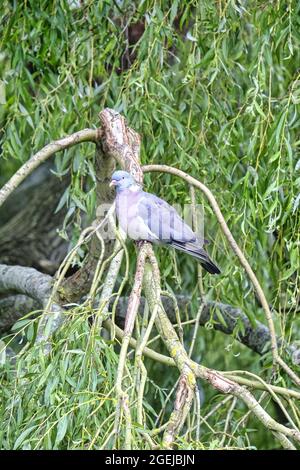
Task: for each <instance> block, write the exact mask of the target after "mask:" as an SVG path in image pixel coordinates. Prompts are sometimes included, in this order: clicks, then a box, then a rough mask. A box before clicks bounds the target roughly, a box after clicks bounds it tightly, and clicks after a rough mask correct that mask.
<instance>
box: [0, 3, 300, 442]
mask: <svg viewBox="0 0 300 470" xmlns="http://www.w3.org/2000/svg"><path fill="white" fill-rule="evenodd" d="M299 10H300V5H299V2H297V1H293V0H290V1H280V0H279V1H251V0H249V1H247V0H245V1H235V0H219V1H213V2H212V1H208V0H207V1H205V0H203V1H201V2H197V1H187V0H182V1H172V2H168V1H163V2H161V1H157V0H156V1H155V0H152V1H150V0H148V1H147V0H145V1H142V0H141V1H137V2H131V1H96V2H94V1H84V2H76V1H69V2H68V1H65V0H61V1H53V2H48V1H43V0H40V1H38V2H36V1H30V0H28V1H26V2H25V1H23V2H22V1H20V2H4V4H3V5H2V11H3V13H4V14H3V15H2V21H1V27H0V43H1V47H0V51H1V52H0V70H1V81H0V122H1V129H0V136H1V144H0V146H1V147H0V148H1V159H0V184H1V185H2V184H4V183H5V182H6V181H7V180H8V178H9V177H10V176H11V175H12V174H13V173H14V172H15V171H16V170H17V169H18V167H19V166H20V165H21V164H22V163H23V162H25V161H26V160H27V159H28V158H29V157H30V155H32V154H33V153H34V152H35V151H37V150H39V149H40V148H41V147H43V146H44V145H45V144H46V143H48V142H49V141H51V140H53V139H57V138H59V137H62V136H64V135H66V134H70V133H72V132H75V131H77V130H79V129H83V128H86V127H96V126H98V124H99V119H98V113H99V111H100V110H101V109H103V108H104V107H111V108H114V109H116V110H118V111H119V112H121V113H122V114H124V115H125V116H126V118H127V121H128V122H129V124H130V126H131V127H133V128H134V129H136V130H137V131H138V132H139V133H140V134H141V136H142V152H141V160H142V163H144V164H145V163H165V164H169V165H171V166H175V167H177V168H180V169H182V170H184V171H186V172H187V173H188V174H190V175H192V176H194V177H195V178H198V179H200V180H201V181H203V182H204V183H205V184H207V185H208V186H209V188H210V189H211V190H212V192H213V193H214V194H215V195H216V197H217V200H218V202H219V204H220V207H221V210H222V212H223V214H224V216H225V219H226V221H227V223H228V225H229V227H230V229H231V230H232V232H233V235H234V237H235V238H236V239H237V240H238V242H239V244H240V246H241V248H242V249H243V250H244V252H245V253H246V255H247V258H248V259H249V260H250V263H251V265H252V267H253V270H254V271H255V272H256V273H257V275H258V278H259V281H260V282H261V284H262V287H263V288H264V290H265V293H266V295H267V299H268V301H269V303H270V305H272V307H273V311H274V315H275V320H276V328H277V332H278V333H279V334H280V335H281V336H282V337H284V338H285V339H286V341H287V342H290V341H292V340H297V339H298V337H299V319H298V320H297V311H298V312H299V287H300V286H299V274H298V272H299V263H300V256H299V238H300V231H299V204H300V173H299V172H300V157H299V146H300V137H299V136H300V134H299V103H300V87H299V84H300V71H299V63H300V47H299V46H300V15H299V13H300V11H299ZM142 32H143V34H141V33H142ZM137 39H138V40H137ZM136 40H137V42H134V41H136ZM133 42H134V43H133ZM93 158H94V148H93V146H92V145H89V144H84V145H80V146H77V147H76V148H73V149H71V150H68V151H67V152H64V153H60V154H57V155H56V157H55V163H56V172H57V175H58V177H59V176H61V175H63V174H66V173H69V174H70V175H71V176H72V178H71V185H70V188H69V190H68V192H67V197H65V198H64V201H63V203H64V204H67V205H68V206H69V207H70V206H71V205H73V206H76V207H77V208H78V209H77V211H79V210H82V209H84V210H85V211H86V212H87V213H88V214H89V216H90V217H92V215H93V212H94V210H95V194H94V183H93V181H94V170H93ZM82 181H85V182H87V184H88V186H87V187H88V190H86V191H83V190H82ZM145 187H146V188H147V190H149V191H151V192H155V193H156V194H158V195H159V196H161V197H163V198H165V199H166V200H168V202H170V203H172V204H174V203H179V204H184V203H189V202H190V195H189V191H188V188H187V187H186V186H185V185H184V184H183V183H182V182H181V181H180V180H178V179H176V178H174V177H171V176H169V175H163V174H162V175H158V174H155V177H154V176H153V175H152V176H151V175H146V176H145ZM197 202H199V203H203V204H204V207H205V236H206V238H208V239H210V240H211V244H210V246H209V251H210V253H211V255H212V257H213V258H214V259H215V260H216V261H217V263H218V264H219V266H220V267H221V269H222V275H221V276H219V277H209V276H205V277H204V286H205V292H206V295H207V298H209V299H212V300H217V301H221V302H223V303H229V304H232V305H234V306H238V307H241V308H242V309H243V310H244V311H245V312H246V313H247V315H248V316H249V318H251V319H254V318H258V319H259V320H261V321H264V317H263V314H262V312H261V309H260V307H259V304H258V303H257V301H256V299H255V295H254V293H253V290H252V288H251V286H250V283H249V281H248V279H247V278H246V276H245V274H244V272H243V269H242V268H241V267H240V266H239V264H238V262H237V260H236V258H235V257H234V255H233V254H232V253H231V252H230V250H229V249H228V246H227V244H226V242H225V240H224V238H223V236H222V235H221V233H220V230H219V229H218V226H217V223H216V220H215V217H214V216H213V214H212V212H211V210H210V208H209V207H208V205H207V204H206V202H205V201H204V200H202V198H201V195H200V194H197ZM68 218H69V219H68V223H69V224H72V223H74V220H75V218H76V213H74V212H72V211H70V213H69V215H68ZM212 242H213V243H212ZM157 254H158V258H159V265H160V269H161V272H162V275H163V282H164V287H167V288H168V289H170V290H172V291H173V292H174V293H176V294H177V293H180V292H185V293H189V294H193V299H194V297H195V296H196V295H197V292H196V290H195V286H196V280H197V269H196V268H197V266H196V263H194V261H193V260H191V259H189V258H186V257H185V256H184V255H180V254H178V255H177V254H176V255H174V254H172V253H170V252H168V251H166V250H164V249H160V250H159V251H158V252H157ZM131 259H132V261H131V270H132V272H133V269H134V261H135V260H134V256H133V257H131ZM129 288H130V285H129V286H128V289H129ZM194 303H195V307H193V306H194ZM194 303H192V311H193V313H194V314H196V307H197V305H196V302H194ZM79 313H80V315H79ZM72 315H73V317H72V318H73V320H72V322H71V323H70V324H69V325H68V326H66V327H64V329H62V331H61V332H60V334H59V335H58V338H57V347H56V349H55V352H53V360H52V361H51V362H50V363H47V360H46V359H43V358H42V357H41V355H40V354H39V352H38V350H36V349H35V348H34V347H32V348H31V349H30V350H29V351H27V353H26V354H27V355H25V356H23V357H24V361H25V362H26V368H25V365H24V364H23V365H22V362H20V363H19V365H18V370H17V371H16V370H15V369H14V368H13V369H12V370H8V371H6V373H5V374H3V378H2V381H3V390H4V394H3V399H2V417H3V420H2V423H3V425H4V423H5V426H6V427H7V426H8V432H5V430H4V427H3V425H2V431H1V434H0V436H1V443H2V444H1V445H2V447H4V448H13V447H15V448H22V447H24V448H35V447H36V448H40V447H42V448H86V447H89V446H91V447H92V448H99V447H101V446H102V445H104V444H105V445H109V441H107V439H108V438H109V433H110V430H111V424H112V422H113V410H114V405H113V399H112V400H110V398H109V397H110V395H109V391H110V390H111V389H112V388H113V383H114V374H115V369H114V367H115V364H116V363H117V356H116V352H115V351H114V349H113V346H112V345H111V344H109V342H105V341H104V340H103V339H101V338H99V337H97V335H96V334H95V335H94V336H93V338H94V339H93V340H92V339H91V336H90V327H89V323H88V317H89V312H77V311H75V312H73V314H72ZM31 323H32V321H29V323H28V322H27V323H24V324H23V325H19V327H18V328H19V329H21V330H24V333H23V334H26V335H27V337H28V336H29V337H28V339H29V341H30V325H31ZM68 328H69V329H71V331H72V334H71V333H70V331H68ZM191 332H192V330H189V327H186V330H185V339H186V344H188V343H189V341H190V339H191ZM19 334H20V333H19ZM95 338H96V339H97V344H98V346H97V348H96V350H97V354H96V353H95V349H93V348H92V347H88V348H87V346H86V345H87V344H89V342H91V341H94V340H95ZM98 348H100V349H98ZM155 348H156V349H160V348H161V345H160V344H159V343H156V347H155ZM70 351H71V352H70ZM72 351H73V352H72ZM74 351H75V352H74ZM99 351H100V352H99ZM98 352H99V354H98ZM194 357H195V359H197V360H201V361H202V363H203V364H205V365H207V366H209V367H215V368H217V369H220V370H228V369H247V370H251V371H252V372H259V373H260V374H263V376H264V377H267V376H268V373H269V366H270V358H269V357H268V356H266V358H265V361H264V362H261V360H260V358H259V357H258V356H256V355H255V354H254V353H252V352H250V351H248V350H247V349H246V348H245V347H243V346H242V345H240V343H238V342H237V341H236V340H235V339H234V337H224V336H222V335H221V334H220V333H216V332H214V331H212V330H211V328H210V325H209V324H208V325H207V328H206V329H201V331H200V334H199V338H198V340H197V346H196V349H195V352H194ZM108 364H109V366H108ZM91 365H92V366H93V367H91ZM131 366H132V365H131V363H130V360H129V361H128V367H129V369H130V367H131ZM147 366H148V368H149V379H148V384H147V387H148V388H147V390H148V393H147V401H146V403H145V409H146V413H147V415H148V419H149V422H154V421H155V419H156V416H157V414H158V410H159V409H160V408H161V407H165V410H166V414H167V413H168V410H169V408H168V406H171V404H172V399H171V401H169V402H167V403H166V395H167V393H168V392H169V391H170V390H171V388H172V385H173V384H174V381H175V379H176V373H175V372H170V373H169V374H168V376H166V374H165V372H164V366H161V365H159V364H151V363H150V362H149V364H148V363H147ZM58 370H59V371H60V375H58V374H57V371H58ZM96 370H97V371H98V372H99V370H100V371H105V373H104V372H103V374H104V375H103V374H101V373H100V374H99V373H98V372H97V373H96ZM26 371H27V372H26ZM28 371H29V373H28ZM66 371H67V372H66ZM41 377H42V378H41ZM38 381H39V382H38ZM286 383H288V381H287V379H285V378H283V377H280V376H279V377H278V384H279V385H280V384H283V385H284V384H286ZM20 384H22V387H20ZM37 385H38V386H37ZM74 390H75V391H76V393H74V394H73V392H74ZM12 392H13V394H12ZM25 392H26V393H25ZM202 392H203V396H204V402H203V405H202V409H201V412H202V413H203V414H204V415H205V413H208V412H209V410H210V409H211V408H212V406H214V405H215V404H217V403H219V402H220V401H221V400H222V399H223V397H221V396H218V395H216V394H215V392H213V391H212V390H211V389H209V388H207V387H206V386H203V390H202ZM93 399H94V401H93ZM89 400H90V401H89ZM101 400H102V401H101ZM86 402H88V403H86ZM37 404H39V407H37V406H36V405H37ZM100 405H101V406H100ZM229 406H230V402H228V404H225V405H224V406H222V407H220V408H219V409H218V410H217V411H216V413H214V414H213V416H212V417H210V421H209V423H210V426H211V429H210V428H209V427H208V426H205V425H203V427H204V429H203V431H202V433H201V442H200V443H199V442H196V441H195V440H194V438H193V435H192V432H191V433H190V434H189V433H188V431H187V434H186V435H185V436H184V437H182V438H181V439H182V441H180V440H179V441H178V444H179V445H182V447H183V448H187V447H188V446H196V447H197V446H198V447H199V446H200V447H201V446H204V447H217V448H218V447H222V446H224V442H225V441H224V440H222V434H220V433H221V430H222V429H223V428H224V421H225V418H226V413H227V412H228V407H229ZM266 406H267V405H266ZM268 406H270V407H272V406H273V405H272V404H270V405H268ZM98 407H99V410H98ZM170 409H171V408H170ZM271 409H272V408H271ZM244 412H245V410H244V409H243V407H242V406H241V405H237V406H236V407H235V409H234V412H233V417H232V422H233V423H234V424H236V425H237V430H236V431H235V432H233V431H234V424H233V425H232V434H233V437H226V436H225V437H226V439H227V440H226V443H227V445H229V446H230V445H231V446H235V447H241V448H243V447H246V446H249V445H251V446H256V447H258V448H270V447H273V446H274V441H273V439H272V437H270V436H269V435H268V434H266V432H265V431H264V430H262V429H260V427H259V426H258V425H257V422H256V421H255V420H253V421H252V419H250V421H248V424H247V426H246V427H242V426H240V425H239V420H240V419H242V418H243V416H244ZM91 416H92V419H91ZM191 419H192V418H191ZM105 420H107V421H105ZM103 422H105V423H106V425H103V426H102V423H103ZM190 427H192V424H191V423H190ZM100 428H101V431H99V429H100ZM97 433H98V434H97ZM220 436H221V437H220ZM143 445H144V443H143V442H142V440H141V437H140V434H139V432H138V430H137V431H136V447H142V446H143Z"/></svg>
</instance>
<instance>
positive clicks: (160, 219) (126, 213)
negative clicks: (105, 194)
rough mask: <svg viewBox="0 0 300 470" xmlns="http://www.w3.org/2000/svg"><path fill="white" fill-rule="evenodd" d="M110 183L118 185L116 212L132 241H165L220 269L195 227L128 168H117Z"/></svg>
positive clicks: (210, 268) (206, 265) (213, 271)
mask: <svg viewBox="0 0 300 470" xmlns="http://www.w3.org/2000/svg"><path fill="white" fill-rule="evenodd" d="M111 185H112V186H115V187H116V191H117V195H116V214H117V218H118V221H119V224H120V227H121V228H122V229H123V231H124V232H125V233H126V234H127V236H128V237H129V238H131V239H132V240H136V241H139V240H147V241H149V242H152V243H164V244H167V245H170V246H172V247H173V248H176V249H178V250H181V251H183V252H185V253H188V254H190V255H192V256H194V257H195V258H197V260H198V261H199V262H200V263H201V265H202V266H203V267H204V268H205V269H206V270H207V271H208V272H210V273H211V274H217V273H219V272H220V270H219V269H218V268H217V266H216V265H215V264H214V263H213V262H212V260H211V259H210V258H209V256H208V254H207V253H206V251H205V250H204V249H203V248H202V246H203V240H202V241H201V240H199V238H197V236H196V235H195V233H194V232H193V230H192V229H191V228H190V227H189V226H188V225H187V224H186V223H185V222H184V221H183V219H182V218H181V217H180V216H179V215H178V213H177V212H176V210H175V209H174V208H173V207H171V206H170V205H169V204H168V203H167V202H166V201H163V200H162V199H160V198H159V197H157V196H155V195H154V194H150V193H147V192H145V191H143V190H142V188H141V187H140V186H139V185H138V184H137V183H136V182H135V180H134V179H133V177H132V176H131V175H130V174H129V173H127V172H126V171H116V172H114V174H113V175H112V180H111Z"/></svg>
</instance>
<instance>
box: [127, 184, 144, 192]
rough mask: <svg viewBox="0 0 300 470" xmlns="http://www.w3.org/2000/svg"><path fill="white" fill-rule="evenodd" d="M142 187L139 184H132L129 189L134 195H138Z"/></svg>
mask: <svg viewBox="0 0 300 470" xmlns="http://www.w3.org/2000/svg"><path fill="white" fill-rule="evenodd" d="M140 190H141V187H140V186H139V185H138V184H132V185H131V186H130V188H129V191H132V192H133V193H136V192H137V191H140Z"/></svg>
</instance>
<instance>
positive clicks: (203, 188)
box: [142, 165, 300, 386]
mask: <svg viewBox="0 0 300 470" xmlns="http://www.w3.org/2000/svg"><path fill="white" fill-rule="evenodd" d="M142 170H143V172H144V173H145V172H151V171H159V172H164V173H170V174H173V175H175V176H179V177H180V178H182V179H184V180H185V181H187V182H188V183H189V184H191V185H193V186H195V187H197V188H198V189H200V190H201V191H202V192H203V193H204V194H205V196H206V197H207V199H208V201H209V203H210V205H211V207H212V209H213V211H214V213H215V215H216V217H217V219H218V222H219V224H220V227H221V229H222V231H223V233H224V235H225V237H226V238H227V240H228V243H229V244H230V246H231V248H232V250H233V252H234V253H235V254H236V255H237V257H238V259H239V260H240V263H241V265H242V266H243V267H244V269H245V271H246V273H247V274H248V277H249V279H250V281H251V282H252V285H253V287H254V289H255V291H256V293H257V296H258V299H259V301H260V303H261V306H262V308H263V310H264V312H265V316H266V318H267V321H268V326H269V331H270V337H271V349H272V355H273V363H274V365H275V364H278V365H280V366H281V367H282V368H283V369H284V370H285V372H286V373H287V374H288V375H289V376H290V377H291V379H292V380H293V381H294V382H295V383H296V384H297V385H298V386H300V378H299V377H298V376H297V375H296V374H295V372H294V371H293V370H292V369H291V368H290V367H289V366H288V365H287V364H286V363H285V362H284V361H283V359H282V358H281V357H280V356H279V353H278V345H277V340H276V332H275V327H274V322H273V318H272V313H271V310H270V307H269V304H268V301H267V299H266V296H265V293H264V291H263V289H262V287H261V285H260V283H259V281H258V279H257V277H256V275H255V274H254V272H253V270H252V268H251V266H250V264H249V263H248V261H247V259H246V257H245V255H244V253H243V252H242V250H241V249H240V247H239V246H238V244H237V243H236V241H235V239H234V238H233V235H232V233H231V231H230V229H229V227H228V225H227V223H226V221H225V219H224V217H223V214H222V212H221V210H220V207H219V205H218V203H217V201H216V199H215V197H214V195H213V194H212V192H211V191H210V190H209V189H208V188H207V186H205V185H204V184H203V183H201V182H200V181H198V180H196V179H195V178H193V177H192V176H189V175H188V174H186V173H185V172H184V171H181V170H178V169H177V168H172V167H170V166H167V165H145V166H143V167H142Z"/></svg>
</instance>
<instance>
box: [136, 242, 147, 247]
mask: <svg viewBox="0 0 300 470" xmlns="http://www.w3.org/2000/svg"><path fill="white" fill-rule="evenodd" d="M144 243H147V240H136V241H135V244H136V246H137V248H139V249H140V248H142V246H143V245H144Z"/></svg>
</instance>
